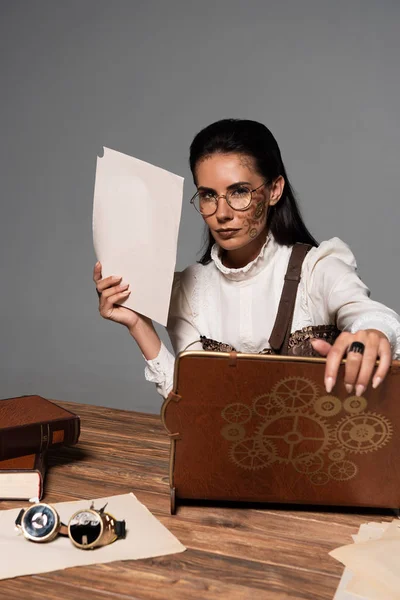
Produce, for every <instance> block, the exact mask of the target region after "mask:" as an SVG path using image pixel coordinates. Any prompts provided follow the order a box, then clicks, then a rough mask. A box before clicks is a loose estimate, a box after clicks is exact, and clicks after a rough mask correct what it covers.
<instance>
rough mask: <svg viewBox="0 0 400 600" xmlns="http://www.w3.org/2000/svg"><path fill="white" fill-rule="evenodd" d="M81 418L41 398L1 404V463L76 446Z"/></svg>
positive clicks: (25, 397)
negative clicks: (53, 449) (54, 448)
mask: <svg viewBox="0 0 400 600" xmlns="http://www.w3.org/2000/svg"><path fill="white" fill-rule="evenodd" d="M79 433H80V419H79V417H78V415H75V414H74V413H72V412H70V411H68V410H65V409H64V408H61V407H60V406H58V405H57V404H54V402H50V401H49V400H46V399H45V398H42V397H41V396H20V397H19V398H8V399H5V400H0V460H5V459H7V458H14V457H16V456H24V455H26V454H36V453H41V452H44V451H45V450H47V449H48V448H53V447H56V446H61V445H65V446H70V445H73V444H76V443H77V441H78V439H79Z"/></svg>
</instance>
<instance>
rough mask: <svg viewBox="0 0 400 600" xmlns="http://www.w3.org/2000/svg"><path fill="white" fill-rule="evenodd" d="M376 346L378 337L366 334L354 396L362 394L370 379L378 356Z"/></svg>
mask: <svg viewBox="0 0 400 600" xmlns="http://www.w3.org/2000/svg"><path fill="white" fill-rule="evenodd" d="M378 348H379V337H378V336H368V340H367V344H366V346H365V350H364V355H363V356H362V362H361V366H360V370H359V373H358V378H357V381H356V396H362V395H363V393H364V392H365V390H366V389H367V386H368V383H369V381H370V379H371V376H372V373H373V372H374V368H375V365H376V359H377V357H378ZM350 354H353V352H350ZM345 381H346V379H345ZM346 389H347V388H346Z"/></svg>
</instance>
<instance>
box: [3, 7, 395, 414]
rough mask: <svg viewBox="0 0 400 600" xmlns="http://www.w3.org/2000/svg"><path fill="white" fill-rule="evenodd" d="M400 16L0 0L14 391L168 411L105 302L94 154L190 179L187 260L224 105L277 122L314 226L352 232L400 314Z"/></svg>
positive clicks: (374, 280) (364, 271)
mask: <svg viewBox="0 0 400 600" xmlns="http://www.w3.org/2000/svg"><path fill="white" fill-rule="evenodd" d="M399 17H400V4H399V3H398V2H397V1H396V0H394V1H389V0H379V1H372V0H364V1H360V2H356V1H351V0H350V1H349V0H346V1H342V0H339V1H338V0H336V1H335V2H332V1H331V0H328V1H325V0H318V1H311V0H303V1H301V2H299V1H298V0H292V1H290V0H288V1H285V0H283V1H281V2H268V1H265V0H264V1H259V2H256V1H248V2H243V1H241V2H234V1H229V0H225V1H219V2H218V1H215V2H209V1H204V0H203V1H202V2H200V1H197V2H189V1H183V0H170V1H169V2H165V1H153V0H147V1H146V2H144V1H142V2H136V1H134V0H131V1H120V0H113V1H111V0H109V1H104V0H97V1H92V0H79V1H77V0H68V1H67V0H65V1H63V2H61V1H55V0H48V1H42V0H36V1H33V0H30V1H20V0H1V2H0V19H1V23H0V70H1V71H0V75H1V84H0V88H1V94H0V125H1V129H0V131H1V144H0V152H1V156H0V191H1V222H0V244H1V247H0V250H1V259H0V260H1V294H0V319H1V361H0V368H1V379H0V382H1V383H0V397H10V396H14V395H22V394H25V393H26V394H30V393H37V394H41V395H43V396H45V397H49V398H56V399H59V400H62V399H63V400H72V401H76V402H86V403H90V404H101V405H107V406H113V407H120V408H128V409H134V410H142V411H145V412H157V411H158V410H159V408H160V400H161V398H160V396H158V394H157V393H156V391H155V388H154V387H153V384H150V383H147V382H146V381H145V380H144V375H143V368H144V365H143V360H142V357H141V354H140V352H139V350H138V349H137V347H136V346H135V343H134V341H133V340H132V338H130V336H129V335H128V333H127V331H126V329H125V328H123V327H122V326H120V325H117V324H115V323H111V322H108V321H105V320H103V319H101V317H100V316H99V315H98V312H97V297H96V294H95V291H94V286H93V283H92V269H93V265H94V262H95V256H94V251H93V246H92V237H91V219H92V201H93V185H94V175H95V162H96V155H97V153H98V152H99V150H100V148H101V147H102V146H103V145H105V146H108V147H111V148H115V149H117V150H119V151H121V152H125V153H127V154H131V155H133V156H137V157H138V158H141V159H143V160H146V161H149V162H151V163H153V164H156V165H159V166H161V167H163V168H165V169H168V170H171V171H173V172H175V173H177V174H180V175H182V176H184V177H185V178H186V181H185V205H184V208H183V215H182V222H181V230H180V237H179V250H178V257H177V268H178V269H182V268H184V267H185V266H187V265H188V264H190V263H193V262H194V261H195V260H196V259H198V258H199V255H198V251H199V250H200V248H201V242H202V232H203V229H202V222H201V219H200V217H199V216H198V215H197V214H195V212H194V211H193V209H192V208H191V207H190V206H189V204H188V199H189V198H190V196H191V195H192V193H193V184H192V181H191V178H190V173H189V169H188V166H187V159H188V148H189V144H190V142H191V140H192V138H193V136H194V135H195V133H196V132H197V131H199V130H200V129H201V128H202V127H204V126H206V125H208V124H209V123H211V122H213V121H215V120H217V119H220V118H224V117H241V118H251V119H256V120H259V121H261V122H263V123H265V124H266V125H267V126H268V127H269V128H270V129H271V130H272V132H273V133H274V135H275V136H276V138H277V140H278V143H279V144H280V146H281V149H282V154H283V159H284V161H285V164H286V166H287V169H288V172H289V176H290V177H291V179H292V182H293V184H294V187H295V188H296V190H297V192H298V194H299V197H300V201H301V207H302V210H303V214H304V217H305V220H306V222H307V224H308V226H309V228H310V230H311V231H312V233H313V234H314V235H315V236H316V237H317V239H318V240H319V241H322V240H323V239H327V238H330V237H333V236H338V237H340V238H342V239H343V240H345V241H346V242H347V243H349V244H350V246H351V248H352V249H353V251H354V253H355V255H356V257H357V260H358V264H359V271H360V274H361V277H362V278H363V279H364V280H365V281H366V283H367V284H368V285H369V287H370V288H371V290H372V297H373V298H375V299H377V300H380V301H381V302H384V303H385V304H387V305H389V306H391V307H392V308H394V309H395V310H397V311H399V309H400V297H399V293H398V292H399V281H398V272H399V256H400V241H399V236H398V226H399V225H398V224H399V217H400V209H399V198H398V182H399V166H400V162H399V141H400V136H399V133H400V132H399V124H400V119H399V115H400V109H399V98H400V76H399V67H398V65H399V64H400V60H399V59H400V54H399V35H398V26H399ZM192 211H193V212H192ZM145 255H146V250H145V248H144V249H143V256H144V259H145ZM164 339H165V337H164Z"/></svg>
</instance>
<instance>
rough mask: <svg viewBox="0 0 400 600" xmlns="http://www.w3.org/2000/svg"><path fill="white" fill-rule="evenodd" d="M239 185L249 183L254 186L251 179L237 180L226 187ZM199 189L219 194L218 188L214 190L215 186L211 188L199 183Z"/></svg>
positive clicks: (228, 188)
mask: <svg viewBox="0 0 400 600" xmlns="http://www.w3.org/2000/svg"><path fill="white" fill-rule="evenodd" d="M239 185H249V186H250V187H252V184H251V183H250V181H237V182H236V183H232V184H231V185H228V187H227V188H226V189H227V190H231V189H233V188H235V187H238V186H239ZM197 189H198V190H202V191H204V192H214V193H215V194H217V190H214V189H213V188H210V187H206V186H205V185H199V187H198V188H197Z"/></svg>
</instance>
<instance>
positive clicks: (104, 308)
mask: <svg viewBox="0 0 400 600" xmlns="http://www.w3.org/2000/svg"><path fill="white" fill-rule="evenodd" d="M130 293H131V291H130V290H125V292H120V293H118V294H114V295H113V296H110V297H109V298H108V299H107V301H106V302H104V303H100V305H99V312H100V314H101V316H102V317H104V316H108V315H109V312H110V311H112V310H113V309H114V308H115V306H114V305H115V304H118V302H122V301H123V300H126V298H128V297H129V295H130Z"/></svg>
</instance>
